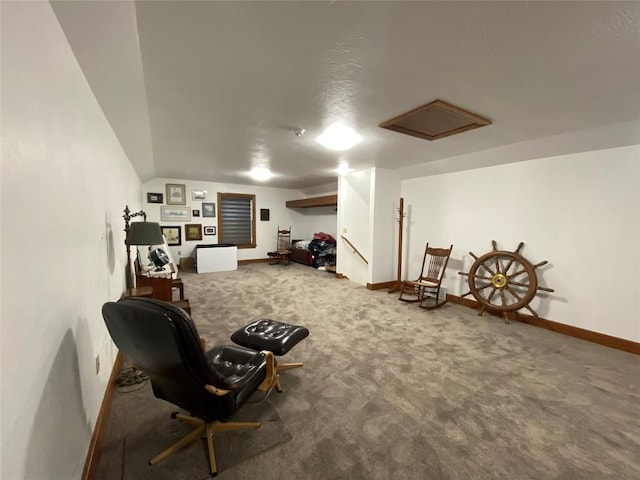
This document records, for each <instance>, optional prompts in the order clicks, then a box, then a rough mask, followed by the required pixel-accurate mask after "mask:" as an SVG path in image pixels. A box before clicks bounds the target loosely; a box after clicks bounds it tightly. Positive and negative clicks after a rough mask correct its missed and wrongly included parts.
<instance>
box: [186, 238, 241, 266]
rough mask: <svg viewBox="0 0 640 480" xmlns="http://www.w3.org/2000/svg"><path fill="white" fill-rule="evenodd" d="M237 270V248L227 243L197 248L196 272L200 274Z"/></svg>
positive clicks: (198, 246)
mask: <svg viewBox="0 0 640 480" xmlns="http://www.w3.org/2000/svg"><path fill="white" fill-rule="evenodd" d="M237 269H238V247H237V246H235V245H230V244H225V243H218V244H213V245H204V244H203V245H197V246H196V271H197V272H198V273H207V272H227V271H229V270H237Z"/></svg>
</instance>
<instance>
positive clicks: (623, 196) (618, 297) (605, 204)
mask: <svg viewBox="0 0 640 480" xmlns="http://www.w3.org/2000/svg"><path fill="white" fill-rule="evenodd" d="M639 192H640V146H638V145H636V146H631V147H621V148H612V149H608V150H600V151H593V152H587V153H579V154H572V155H563V156H557V157H551V158H543V159H538V160H531V161H526V162H520V163H513V164H509V165H501V166H496V167H490V168H484V169H478V170H472V171H466V172H459V173H450V174H444V175H437V176H431V177H422V178H417V179H412V180H405V181H403V182H402V195H403V197H405V203H406V204H407V205H408V210H409V217H408V222H407V223H408V226H407V231H408V241H407V244H406V251H407V252H408V254H406V255H405V258H406V265H407V268H405V272H407V273H406V274H405V276H406V277H408V278H413V277H415V276H417V274H418V271H419V268H420V263H421V261H422V255H423V253H424V244H425V242H427V241H428V242H430V243H431V244H432V245H434V246H441V247H446V246H448V245H449V244H451V243H453V244H454V250H453V256H452V260H451V261H450V263H449V268H448V273H447V279H446V281H445V284H446V285H447V287H448V289H449V293H453V294H456V295H460V294H462V293H465V292H466V291H468V287H467V284H466V280H465V278H464V277H462V276H460V275H458V274H457V272H458V271H465V272H466V271H468V270H469V267H470V266H471V264H472V263H473V258H471V256H470V255H469V253H468V252H469V251H471V252H473V253H475V254H476V255H478V256H479V255H482V254H484V253H486V252H489V251H490V250H491V240H496V241H497V242H498V246H499V248H500V249H504V250H511V251H513V250H515V248H516V247H517V245H518V243H519V242H524V243H525V247H524V249H523V250H522V251H521V253H522V255H523V256H524V257H525V258H527V259H528V260H529V261H530V262H532V263H534V264H535V263H538V262H540V261H542V260H548V261H549V265H547V266H545V267H542V268H539V269H538V277H539V278H540V282H541V285H543V286H547V287H550V288H553V289H555V293H553V294H539V295H537V296H536V298H534V300H533V301H532V302H531V306H532V307H533V309H534V310H536V311H537V312H538V314H539V315H540V316H541V317H543V318H547V319H550V320H554V321H557V322H561V323H564V324H567V325H572V326H576V327H580V328H585V329H587V330H592V331H596V332H601V333H605V334H608V335H612V336H615V337H619V338H625V339H628V340H632V341H635V342H638V341H640V308H639V302H640V301H639V298H640V281H639V275H638V271H639V270H638V267H639V266H640V248H639V247H640V193H639ZM471 298H472V297H471ZM523 313H528V312H527V310H523Z"/></svg>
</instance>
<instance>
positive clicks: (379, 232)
mask: <svg viewBox="0 0 640 480" xmlns="http://www.w3.org/2000/svg"><path fill="white" fill-rule="evenodd" d="M371 183H372V185H373V188H372V189H371V225H370V226H369V228H370V229H371V234H370V239H369V241H370V244H371V246H370V251H371V259H370V260H369V283H378V282H387V281H389V280H391V279H394V280H395V279H396V277H397V264H398V263H397V262H398V250H397V245H398V223H397V219H398V207H399V203H400V179H399V177H398V174H397V173H396V172H395V171H393V170H389V169H386V168H374V169H373V172H372V176H371Z"/></svg>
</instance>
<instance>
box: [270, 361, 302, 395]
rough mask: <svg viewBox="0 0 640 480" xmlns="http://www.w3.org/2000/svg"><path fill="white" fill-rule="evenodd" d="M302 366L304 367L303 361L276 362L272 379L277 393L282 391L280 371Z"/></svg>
mask: <svg viewBox="0 0 640 480" xmlns="http://www.w3.org/2000/svg"><path fill="white" fill-rule="evenodd" d="M302 367H304V363H302V362H295V363H280V364H276V376H275V378H274V380H273V384H274V385H273V386H274V387H275V389H276V390H277V391H278V393H282V385H280V372H284V371H286V370H291V369H293V368H302Z"/></svg>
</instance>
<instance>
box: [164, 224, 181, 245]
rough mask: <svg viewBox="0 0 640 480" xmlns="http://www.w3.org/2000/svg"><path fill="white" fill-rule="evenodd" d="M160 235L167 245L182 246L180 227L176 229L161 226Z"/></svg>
mask: <svg viewBox="0 0 640 480" xmlns="http://www.w3.org/2000/svg"><path fill="white" fill-rule="evenodd" d="M160 230H162V234H163V235H164V238H166V239H167V245H169V246H174V245H182V227H181V226H180V225H178V226H176V227H167V226H161V227H160Z"/></svg>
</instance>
